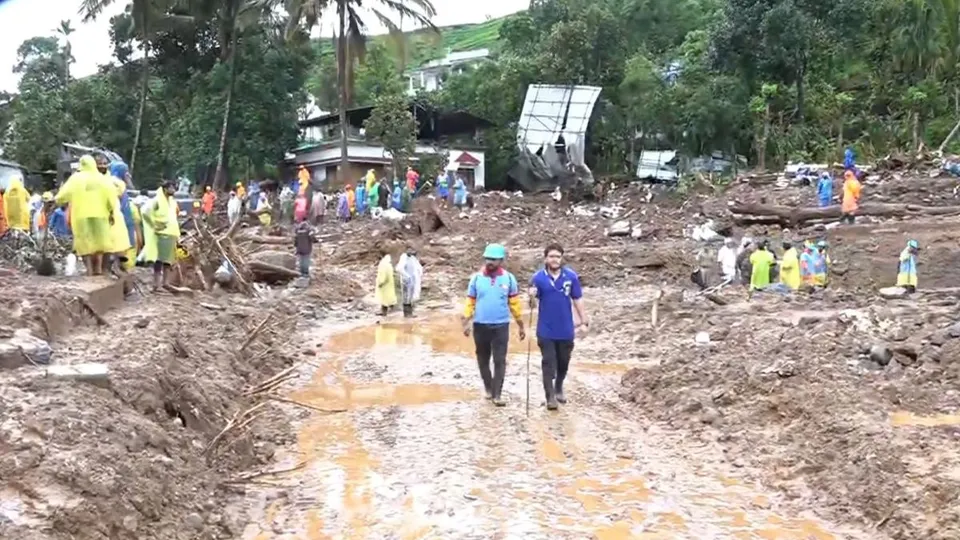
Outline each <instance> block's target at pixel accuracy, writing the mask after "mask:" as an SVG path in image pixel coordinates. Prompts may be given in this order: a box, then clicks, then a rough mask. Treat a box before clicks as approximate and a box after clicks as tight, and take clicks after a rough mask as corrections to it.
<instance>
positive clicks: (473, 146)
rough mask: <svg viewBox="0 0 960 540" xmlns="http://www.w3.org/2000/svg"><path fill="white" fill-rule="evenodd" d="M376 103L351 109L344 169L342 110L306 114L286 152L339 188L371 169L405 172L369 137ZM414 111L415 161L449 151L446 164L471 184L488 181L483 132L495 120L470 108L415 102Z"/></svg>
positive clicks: (324, 183) (381, 174) (317, 178)
mask: <svg viewBox="0 0 960 540" xmlns="http://www.w3.org/2000/svg"><path fill="white" fill-rule="evenodd" d="M373 109H374V108H373V107H359V108H355V109H350V110H348V111H347V156H348V161H349V167H348V169H347V171H346V172H345V173H344V174H341V172H340V171H339V170H338V167H339V165H340V120H339V117H338V115H337V114H328V115H325V116H320V117H317V118H311V119H308V120H303V121H301V122H300V123H299V126H300V129H301V130H302V133H303V136H302V141H303V142H302V143H301V145H300V146H298V147H297V148H294V149H293V150H291V151H290V152H289V153H288V154H287V159H286V163H287V164H288V165H292V166H293V167H294V168H296V167H299V166H301V165H303V166H305V167H306V168H307V170H308V171H309V172H310V175H311V177H312V178H313V181H314V182H315V183H317V184H319V185H321V186H323V189H338V188H340V187H341V186H343V185H345V184H355V183H356V182H357V180H358V179H360V178H361V177H362V176H364V175H365V174H366V173H367V171H368V170H369V169H373V170H374V171H375V172H376V175H377V178H383V177H387V178H391V179H392V178H394V176H396V177H397V178H399V177H402V175H403V171H397V174H396V175H394V174H393V172H392V171H390V168H391V165H392V158H391V156H390V153H389V152H388V151H387V150H386V149H385V148H384V147H383V146H382V145H380V144H378V143H377V142H376V141H374V140H372V139H368V138H367V136H366V133H365V131H364V129H363V123H364V121H366V119H367V118H369V117H370V114H371V113H372V112H373ZM410 112H411V113H413V116H414V118H415V119H416V121H417V146H416V149H415V155H414V157H413V158H412V161H413V162H414V167H416V165H415V164H416V161H417V157H416V156H419V155H427V154H436V153H437V152H447V170H448V171H453V172H457V173H458V174H459V175H460V177H461V178H463V179H464V182H465V183H466V184H467V187H468V188H470V189H471V190H473V189H483V188H484V186H485V181H486V178H485V169H486V167H485V166H486V156H485V153H484V150H483V148H484V147H483V144H482V140H481V137H480V132H481V130H482V129H484V128H487V127H490V126H491V125H492V124H491V123H490V122H488V121H486V120H484V119H482V118H478V117H476V116H474V115H472V114H470V113H466V112H460V111H455V112H447V111H439V110H434V109H428V108H425V107H423V106H422V105H419V104H411V105H410Z"/></svg>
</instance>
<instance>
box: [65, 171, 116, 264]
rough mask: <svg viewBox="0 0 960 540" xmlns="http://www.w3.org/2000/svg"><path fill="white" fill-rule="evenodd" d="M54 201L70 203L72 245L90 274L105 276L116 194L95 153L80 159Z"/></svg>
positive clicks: (110, 247)
mask: <svg viewBox="0 0 960 540" xmlns="http://www.w3.org/2000/svg"><path fill="white" fill-rule="evenodd" d="M55 201H56V203H57V206H63V205H64V204H69V205H70V227H71V228H72V229H73V248H74V250H75V251H76V252H77V255H79V256H80V257H81V258H83V262H84V264H85V265H86V267H87V274H88V275H91V276H99V275H102V274H103V254H104V253H108V252H109V251H110V250H111V249H112V246H111V240H110V225H111V223H110V222H111V220H112V219H113V218H112V216H113V213H114V211H115V207H116V205H117V196H116V192H115V191H114V190H113V189H112V186H111V185H110V184H109V183H108V182H107V181H106V178H105V177H104V176H103V174H101V173H100V171H98V170H97V162H96V161H94V159H93V157H92V156H83V157H81V158H80V165H79V168H78V169H77V172H75V173H74V174H73V175H71V176H70V178H68V179H67V181H66V182H64V184H63V186H61V187H60V191H58V192H57V196H56V198H55Z"/></svg>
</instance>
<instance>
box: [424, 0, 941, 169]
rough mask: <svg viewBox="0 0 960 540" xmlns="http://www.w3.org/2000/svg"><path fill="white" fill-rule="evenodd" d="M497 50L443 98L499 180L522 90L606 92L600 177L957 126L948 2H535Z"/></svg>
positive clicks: (897, 144) (599, 132)
mask: <svg viewBox="0 0 960 540" xmlns="http://www.w3.org/2000/svg"><path fill="white" fill-rule="evenodd" d="M500 37H501V41H502V43H501V47H500V48H499V55H498V58H497V61H496V62H494V63H490V64H487V65H484V66H482V67H480V68H479V69H476V70H474V71H472V72H470V73H468V74H466V75H464V76H461V77H456V78H454V79H452V80H450V81H448V82H447V84H446V86H445V88H444V91H443V100H444V101H445V102H446V103H447V104H448V105H449V106H454V107H458V108H464V109H467V110H470V111H473V112H475V113H477V114H479V115H481V116H484V117H486V118H488V119H490V120H492V121H493V122H494V123H495V124H496V125H497V126H498V127H497V129H494V130H492V131H491V132H490V133H488V134H487V143H488V145H490V146H491V148H490V149H489V150H490V152H489V153H488V157H489V159H490V160H491V161H492V163H491V164H490V165H489V166H488V169H487V170H488V171H489V172H488V175H487V176H488V178H490V179H491V180H492V181H494V182H496V181H497V179H502V178H504V177H505V172H506V170H507V169H508V167H509V164H510V163H511V160H512V155H513V153H514V152H515V140H514V135H513V134H515V133H516V124H515V122H516V121H517V120H518V118H519V115H520V110H521V108H522V102H523V96H524V91H525V86H526V84H527V83H532V82H544V83H557V84H569V83H576V84H590V85H597V86H602V87H603V93H602V94H601V103H600V105H599V106H598V108H597V111H596V115H595V117H594V121H593V122H592V124H591V132H590V142H591V150H592V151H591V153H590V154H591V156H592V162H591V165H592V166H593V167H594V169H595V170H599V171H601V172H608V173H616V172H626V171H628V170H631V169H632V167H633V164H634V163H635V160H636V155H637V152H638V151H639V150H640V149H642V148H647V149H653V148H657V149H665V148H673V149H678V150H681V151H683V152H685V153H686V154H688V155H699V154H704V153H710V152H714V151H723V152H726V153H730V152H734V151H735V152H737V153H739V154H742V155H745V156H747V157H748V158H749V159H750V161H751V163H752V164H761V165H765V166H778V165H780V164H782V163H784V162H785V161H787V160H836V159H838V158H840V157H841V155H842V149H843V148H844V147H845V146H846V145H851V144H852V145H853V146H854V147H855V148H856V149H857V150H858V153H859V154H860V155H865V156H872V155H877V154H883V153H887V152H890V151H895V150H903V151H911V150H912V151H915V150H916V149H917V147H918V146H919V145H920V144H921V143H923V144H926V145H927V146H928V147H933V148H936V147H938V146H939V145H940V144H941V142H942V141H943V140H944V138H945V137H946V136H947V134H948V132H950V131H951V129H952V128H953V126H954V125H955V123H956V122H957V120H958V117H960V85H958V82H960V81H958V75H960V73H958V69H957V61H958V59H960V1H958V0H880V1H876V2H868V1H866V0H838V1H836V2H821V1H817V0H533V1H532V2H531V8H530V9H529V11H528V12H527V13H524V14H520V15H517V16H514V17H511V18H509V19H508V20H507V21H506V22H505V23H504V24H503V25H502V26H501V28H500Z"/></svg>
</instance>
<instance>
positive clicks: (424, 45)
mask: <svg viewBox="0 0 960 540" xmlns="http://www.w3.org/2000/svg"><path fill="white" fill-rule="evenodd" d="M507 17H510V15H508V16H507ZM507 17H501V18H498V19H490V20H489V21H484V22H482V23H476V24H462V25H457V26H444V27H441V28H440V29H439V30H440V35H439V36H437V35H436V34H433V33H431V32H427V31H425V30H416V31H413V32H406V35H407V40H408V44H407V48H408V54H409V62H408V65H409V66H410V67H416V66H419V65H422V64H424V63H426V62H429V61H430V60H435V59H437V58H442V57H443V56H446V54H447V50H448V49H449V50H450V51H469V50H473V49H484V48H486V49H491V50H492V51H496V49H497V46H498V41H499V39H500V26H502V25H503V22H504V21H505V20H506V19H507ZM370 40H371V42H373V43H383V44H384V45H386V46H387V47H388V49H390V50H394V46H393V45H392V44H391V43H390V40H389V39H388V36H386V35H384V34H381V35H376V36H370ZM371 44H372V43H371ZM317 45H318V46H319V48H320V53H321V54H333V44H332V42H331V40H330V38H325V39H322V40H320V41H318V42H317Z"/></svg>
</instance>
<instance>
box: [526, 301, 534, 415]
mask: <svg viewBox="0 0 960 540" xmlns="http://www.w3.org/2000/svg"><path fill="white" fill-rule="evenodd" d="M532 326H533V308H532V307H531V309H530V319H529V322H528V323H527V328H528V331H533V329H532ZM532 341H533V340H532V339H531V338H530V336H529V335H528V336H527V417H529V416H530V348H531V347H532V346H533V343H532Z"/></svg>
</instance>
